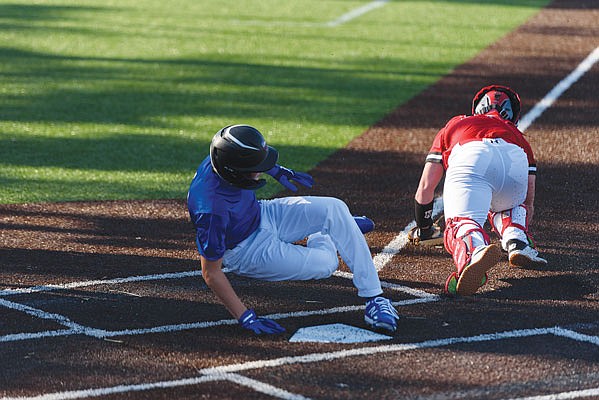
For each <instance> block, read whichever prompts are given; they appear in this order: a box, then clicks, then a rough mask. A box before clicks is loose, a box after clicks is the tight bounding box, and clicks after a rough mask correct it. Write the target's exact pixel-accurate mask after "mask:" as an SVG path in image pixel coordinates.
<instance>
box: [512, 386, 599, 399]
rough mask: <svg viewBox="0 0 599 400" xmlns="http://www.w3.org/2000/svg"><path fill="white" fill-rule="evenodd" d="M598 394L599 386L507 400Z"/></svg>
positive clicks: (574, 397)
mask: <svg viewBox="0 0 599 400" xmlns="http://www.w3.org/2000/svg"><path fill="white" fill-rule="evenodd" d="M592 396H599V387H596V388H592V389H584V390H573V391H571V392H562V393H556V394H547V395H543V396H531V397H517V398H511V399H509V400H566V399H580V398H583V397H592Z"/></svg>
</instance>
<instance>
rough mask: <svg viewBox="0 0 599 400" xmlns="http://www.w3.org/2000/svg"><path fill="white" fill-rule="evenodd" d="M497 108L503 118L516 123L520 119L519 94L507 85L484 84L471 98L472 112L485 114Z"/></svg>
mask: <svg viewBox="0 0 599 400" xmlns="http://www.w3.org/2000/svg"><path fill="white" fill-rule="evenodd" d="M491 110H497V111H498V112H499V115H501V117H502V118H503V119H507V120H509V121H512V122H513V123H514V124H517V123H518V120H519V119H520V96H518V93H516V92H515V91H513V90H512V89H511V88H509V87H507V86H501V85H490V86H485V87H484V88H482V89H481V90H479V91H478V93H477V94H476V95H475V96H474V99H472V114H473V115H476V114H486V113H488V112H489V111H491Z"/></svg>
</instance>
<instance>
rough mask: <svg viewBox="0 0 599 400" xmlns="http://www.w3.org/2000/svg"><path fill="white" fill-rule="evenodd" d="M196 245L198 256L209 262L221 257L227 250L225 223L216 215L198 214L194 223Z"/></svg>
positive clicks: (223, 219) (221, 217)
mask: <svg viewBox="0 0 599 400" xmlns="http://www.w3.org/2000/svg"><path fill="white" fill-rule="evenodd" d="M194 224H195V227H196V245H197V247H198V252H199V253H200V255H202V256H203V257H205V258H206V259H208V260H210V261H215V260H218V259H220V258H222V257H223V255H224V254H225V251H226V250H227V246H226V242H225V232H226V227H227V221H226V220H225V218H223V216H221V215H216V214H200V215H199V216H198V218H197V219H196V220H195V221H194Z"/></svg>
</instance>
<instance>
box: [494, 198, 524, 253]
mask: <svg viewBox="0 0 599 400" xmlns="http://www.w3.org/2000/svg"><path fill="white" fill-rule="evenodd" d="M488 220H489V223H490V224H491V228H492V229H493V231H494V232H495V233H496V234H497V236H499V238H500V239H501V247H502V248H503V249H504V250H506V251H507V242H508V241H509V240H514V239H515V240H519V241H521V242H525V243H528V244H529V245H530V246H531V247H534V245H533V244H532V239H531V238H530V236H529V234H528V229H527V224H526V207H525V206H524V204H521V205H519V206H517V207H514V208H512V209H511V210H505V211H499V212H489V216H488Z"/></svg>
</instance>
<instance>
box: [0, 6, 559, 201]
mask: <svg viewBox="0 0 599 400" xmlns="http://www.w3.org/2000/svg"><path fill="white" fill-rule="evenodd" d="M547 2H548V0H530V1H504V2H501V4H495V3H496V2H492V1H467V0H462V1H458V0H454V1H451V0H447V1H440V0H438V1H395V2H389V3H387V4H386V5H385V6H383V7H381V8H378V9H376V10H373V11H371V12H369V13H367V14H365V15H362V16H360V17H359V18H357V19H354V20H352V21H349V22H347V23H345V24H343V25H340V26H336V27H328V26H326V23H327V22H329V21H333V20H335V19H337V18H338V17H340V16H341V15H343V14H345V13H347V12H349V11H351V10H353V9H355V8H358V7H360V6H363V5H364V4H366V3H368V2H366V1H338V0H330V1H326V0H325V1H321V0H297V1H285V2H283V1H280V0H261V1H255V0H254V1H249V0H248V1H246V0H223V1H219V2H212V1H199V0H180V1H176V2H165V1H158V0H147V1H141V0H136V1H133V0H118V1H116V0H112V1H106V0H103V1H99V0H97V1H95V0H87V1H85V2H83V1H66V0H64V1H35V2H32V1H18V0H13V1H10V2H5V1H0V203H23V202H41V201H69V200H103V199H140V198H141V199H152V198H184V197H185V195H186V191H187V188H188V184H189V182H190V179H191V177H192V176H193V173H194V172H195V168H196V167H197V165H198V164H199V162H200V161H201V159H202V158H203V157H205V156H206V155H207V153H208V145H209V142H210V139H211V137H212V135H213V134H214V133H215V132H216V131H217V130H218V129H220V128H221V127H223V126H225V125H228V124H231V123H248V124H251V125H254V126H256V127H257V128H258V129H260V131H261V132H262V133H263V134H264V135H265V136H266V138H267V140H268V142H269V144H271V145H273V146H275V147H277V148H278V149H279V150H280V153H281V158H280V161H281V163H283V164H285V165H287V166H289V167H291V168H295V169H298V170H305V171H307V170H310V169H311V168H313V167H314V166H315V165H316V164H317V163H318V162H319V161H321V160H323V159H324V158H326V157H327V156H328V155H330V154H331V153H333V152H334V151H335V150H336V149H338V148H340V147H343V146H345V145H346V144H347V143H348V142H349V141H350V140H351V139H353V138H354V137H356V136H357V135H359V134H361V133H362V132H363V131H364V130H365V129H366V128H367V127H368V126H370V125H371V124H373V123H374V122H376V121H377V120H378V119H380V118H381V117H383V116H384V115H385V114H386V113H388V112H389V111H391V110H392V109H393V108H395V107H397V106H398V105H400V104H401V103H403V102H405V101H406V100H408V99H409V98H411V97H412V96H414V95H415V94H417V93H419V92H420V91H421V90H423V89H424V88H425V87H427V86H429V85H430V84H432V83H434V82H435V81H436V80H438V79H439V78H440V77H441V76H443V75H445V74H447V73H448V72H450V71H451V70H452V69H453V68H454V67H455V66H456V65H458V64H460V63H463V62H465V61H466V60H468V59H469V58H471V57H473V56H474V55H475V54H476V53H477V52H479V51H480V50H481V49H482V48H484V47H485V46H487V45H489V44H490V43H492V42H494V41H496V40H497V39H498V38H500V37H501V36H503V35H505V34H506V33H507V32H509V31H510V30H512V29H513V28H515V27H516V26H517V25H519V24H521V23H523V22H524V21H525V20H526V19H527V18H529V17H530V16H531V15H533V14H534V13H535V12H537V11H538V8H539V7H541V6H543V5H545V4H546V3H547ZM489 15H492V16H493V18H489ZM278 190H280V187H279V186H278V185H276V184H271V185H269V186H267V188H266V189H262V190H261V192H260V196H262V197H267V196H271V195H272V194H274V193H275V192H276V191H278Z"/></svg>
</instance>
